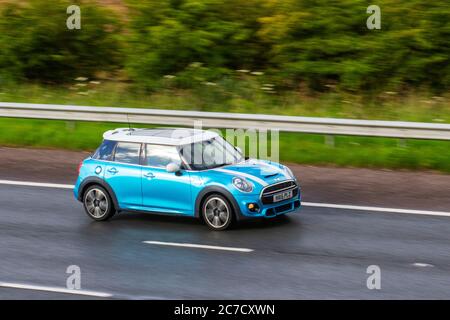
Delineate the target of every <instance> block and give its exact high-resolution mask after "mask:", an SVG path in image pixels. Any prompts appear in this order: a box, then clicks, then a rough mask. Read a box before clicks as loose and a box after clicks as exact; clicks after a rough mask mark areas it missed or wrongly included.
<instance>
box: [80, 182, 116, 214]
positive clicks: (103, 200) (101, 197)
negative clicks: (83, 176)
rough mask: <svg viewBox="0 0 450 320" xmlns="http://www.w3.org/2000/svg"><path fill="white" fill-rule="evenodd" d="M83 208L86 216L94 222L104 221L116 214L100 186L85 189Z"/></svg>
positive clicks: (106, 192) (109, 198)
mask: <svg viewBox="0 0 450 320" xmlns="http://www.w3.org/2000/svg"><path fill="white" fill-rule="evenodd" d="M83 206H84V210H85V211H86V213H87V215H88V216H89V217H90V218H91V219H93V220H95V221H106V220H108V219H110V218H111V217H112V216H113V215H114V214H115V213H116V210H115V208H114V204H113V202H112V199H111V196H110V195H109V193H108V191H106V189H105V188H103V187H102V186H100V185H93V186H90V187H89V188H87V189H86V191H85V192H84V194H83Z"/></svg>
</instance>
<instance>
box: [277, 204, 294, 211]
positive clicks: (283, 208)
mask: <svg viewBox="0 0 450 320" xmlns="http://www.w3.org/2000/svg"><path fill="white" fill-rule="evenodd" d="M291 209H292V203H288V204H283V205H282V206H279V207H275V211H276V212H277V213H281V212H285V211H288V210H291Z"/></svg>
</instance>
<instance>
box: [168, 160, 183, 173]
mask: <svg viewBox="0 0 450 320" xmlns="http://www.w3.org/2000/svg"><path fill="white" fill-rule="evenodd" d="M166 170H167V172H170V173H177V172H178V171H180V166H179V165H177V164H176V163H173V162H171V163H169V164H168V165H167V166H166Z"/></svg>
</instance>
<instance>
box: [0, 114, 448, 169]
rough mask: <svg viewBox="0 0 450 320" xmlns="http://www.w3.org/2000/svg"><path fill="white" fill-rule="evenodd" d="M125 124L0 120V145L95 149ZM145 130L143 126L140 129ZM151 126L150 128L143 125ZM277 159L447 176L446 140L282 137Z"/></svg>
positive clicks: (296, 135) (289, 134) (295, 135)
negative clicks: (108, 133)
mask: <svg viewBox="0 0 450 320" xmlns="http://www.w3.org/2000/svg"><path fill="white" fill-rule="evenodd" d="M126 126H127V124H118V123H94V122H66V121H56V120H29V119H9V118H0V132H1V134H0V145H4V146H21V147H23V146H30V147H49V148H63V149H70V150H93V149H95V148H96V147H97V146H98V145H99V143H100V141H101V140H102V134H103V132H104V131H106V130H109V129H112V128H117V127H126ZM139 127H143V126H139ZM147 127H150V126H147ZM280 158H281V161H285V162H294V163H301V164H314V165H338V166H354V167H372V168H391V169H398V168H405V169H432V170H439V171H442V172H446V173H450V142H446V141H425V140H404V141H403V142H402V143H399V140H398V139H388V138H366V137H348V136H336V137H335V144H334V146H330V145H327V144H326V143H325V139H324V136H322V135H313V134H297V133H280Z"/></svg>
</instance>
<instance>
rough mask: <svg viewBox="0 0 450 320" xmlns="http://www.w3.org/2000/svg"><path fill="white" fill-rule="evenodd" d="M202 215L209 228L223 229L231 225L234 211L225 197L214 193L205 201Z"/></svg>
mask: <svg viewBox="0 0 450 320" xmlns="http://www.w3.org/2000/svg"><path fill="white" fill-rule="evenodd" d="M202 216H203V220H205V222H206V224H207V225H208V227H209V228H211V229H213V230H216V231H221V230H225V229H227V228H228V227H229V226H230V225H231V223H232V222H233V217H234V213H233V209H232V207H231V205H230V203H229V201H228V200H227V199H226V198H225V197H223V196H221V195H219V194H213V195H210V196H209V197H207V198H206V199H205V201H204V202H203V206H202Z"/></svg>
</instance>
